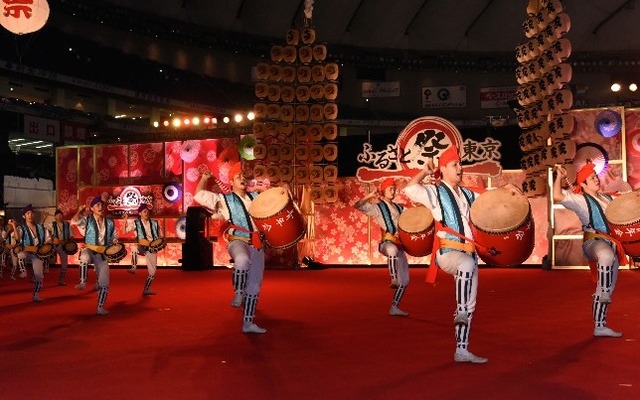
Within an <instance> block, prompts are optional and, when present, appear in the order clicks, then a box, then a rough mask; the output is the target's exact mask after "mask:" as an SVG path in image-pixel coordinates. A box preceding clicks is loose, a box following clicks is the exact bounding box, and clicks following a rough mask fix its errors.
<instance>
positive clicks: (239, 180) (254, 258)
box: [194, 162, 267, 333]
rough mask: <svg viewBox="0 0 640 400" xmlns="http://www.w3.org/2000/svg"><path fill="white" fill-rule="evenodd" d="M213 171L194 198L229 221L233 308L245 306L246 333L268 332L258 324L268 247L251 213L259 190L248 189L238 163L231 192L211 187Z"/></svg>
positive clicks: (233, 168)
mask: <svg viewBox="0 0 640 400" xmlns="http://www.w3.org/2000/svg"><path fill="white" fill-rule="evenodd" d="M210 178H211V173H210V172H209V171H205V172H203V173H202V177H201V179H200V182H199V183H198V187H197V188H196V191H195V192H196V194H195V196H194V200H195V201H197V202H198V203H200V204H202V205H203V206H205V207H208V208H210V209H212V210H219V212H220V213H222V215H223V216H224V218H225V219H226V220H227V221H229V223H230V227H229V229H228V230H227V235H228V242H229V244H228V245H227V250H228V251H229V255H230V256H231V258H232V259H233V263H234V267H233V277H232V281H233V287H234V293H235V295H234V297H233V300H232V301H231V306H232V307H240V306H241V305H243V306H244V309H243V320H242V321H243V322H242V332H244V333H266V332H267V330H266V329H264V328H261V327H259V326H258V325H256V324H255V323H254V317H255V312H256V306H257V303H258V296H259V295H260V287H261V285H262V276H263V274H264V250H263V249H262V243H261V241H260V237H259V234H258V231H257V230H256V227H255V225H254V223H253V221H252V220H251V217H250V216H249V206H250V205H251V202H252V201H253V199H254V198H256V197H257V196H258V193H257V192H250V193H249V192H247V182H246V180H245V178H244V176H243V174H242V165H241V164H240V163H239V162H238V163H235V164H233V165H232V166H231V167H230V169H229V186H230V187H231V193H228V194H221V193H214V192H212V191H209V190H207V184H208V182H209V179H210Z"/></svg>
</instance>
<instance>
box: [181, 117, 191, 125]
mask: <svg viewBox="0 0 640 400" xmlns="http://www.w3.org/2000/svg"><path fill="white" fill-rule="evenodd" d="M182 123H183V124H184V126H189V125H191V120H190V119H189V118H185V119H184V121H182Z"/></svg>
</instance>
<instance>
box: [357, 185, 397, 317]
mask: <svg viewBox="0 0 640 400" xmlns="http://www.w3.org/2000/svg"><path fill="white" fill-rule="evenodd" d="M380 194H382V197H381V198H380ZM395 197H396V185H395V180H394V179H393V178H387V179H385V180H384V181H382V183H380V188H379V190H373V191H372V192H371V193H369V194H368V195H366V196H364V197H363V198H362V199H360V200H358V201H356V203H355V204H354V207H355V208H356V209H357V210H359V211H362V212H363V213H365V214H366V215H368V216H370V217H371V218H373V219H374V220H375V221H376V223H378V225H380V227H381V228H382V230H383V234H382V240H381V241H380V245H379V246H378V250H379V251H380V253H382V254H384V255H385V256H386V257H387V265H388V267H389V275H390V276H391V288H393V289H395V293H394V295H393V300H392V302H391V308H390V309H389V315H393V316H407V315H409V314H408V313H407V312H405V311H403V310H401V309H400V308H399V305H400V301H401V300H402V297H403V296H404V292H405V289H406V288H407V286H408V285H409V263H408V262H407V256H406V254H405V252H404V251H403V249H402V246H401V244H400V240H399V239H398V236H397V232H398V218H399V217H400V214H401V213H402V210H403V209H404V207H403V206H401V205H400V204H398V203H394V202H393V199H394V198H395ZM372 199H376V200H378V201H377V202H376V203H372V202H371V201H370V200H372Z"/></svg>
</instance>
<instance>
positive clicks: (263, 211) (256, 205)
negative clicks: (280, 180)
mask: <svg viewBox="0 0 640 400" xmlns="http://www.w3.org/2000/svg"><path fill="white" fill-rule="evenodd" d="M287 203H289V195H288V194H287V191H286V190H285V189H284V188H281V187H275V188H271V189H267V190H265V191H264V192H262V193H260V194H259V195H258V197H256V198H255V199H254V200H253V201H252V202H251V206H250V207H249V214H251V216H252V217H254V218H269V217H271V216H273V215H275V214H276V213H277V212H279V211H281V210H282V209H283V208H284V207H285V206H286V205H287Z"/></svg>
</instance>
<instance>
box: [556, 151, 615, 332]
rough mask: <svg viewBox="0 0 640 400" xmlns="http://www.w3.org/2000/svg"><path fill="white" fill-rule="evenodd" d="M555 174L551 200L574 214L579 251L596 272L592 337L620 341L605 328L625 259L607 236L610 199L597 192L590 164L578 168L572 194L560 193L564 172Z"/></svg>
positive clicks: (610, 197) (561, 169) (594, 175)
mask: <svg viewBox="0 0 640 400" xmlns="http://www.w3.org/2000/svg"><path fill="white" fill-rule="evenodd" d="M556 173H557V175H556V179H555V180H554V182H553V200H554V201H555V202H557V203H560V204H562V205H563V206H565V207H566V208H567V209H569V210H571V211H573V212H574V213H576V215H577V216H578V218H579V219H580V223H581V224H582V230H583V231H584V238H583V242H582V251H583V253H584V255H585V256H586V257H587V259H588V261H589V265H590V267H591V268H592V270H594V271H595V272H597V284H596V291H595V293H594V294H593V302H592V312H593V322H594V325H595V326H594V329H593V336H598V337H621V336H622V333H621V332H616V331H614V330H613V329H611V328H609V327H608V326H607V311H608V309H609V304H611V296H612V295H613V291H614V289H615V287H616V281H617V280H618V267H619V265H620V261H621V260H624V259H625V257H626V256H625V254H624V249H622V245H620V244H616V243H615V241H614V240H613V239H612V238H611V237H610V236H609V235H608V233H609V227H608V225H607V222H606V220H605V214H604V213H605V210H606V208H607V205H608V204H609V203H610V202H611V200H613V197H612V196H611V195H608V194H605V193H602V192H601V191H600V188H601V186H600V179H599V178H598V175H597V174H596V172H595V165H594V164H593V163H587V164H586V165H584V166H583V167H582V168H580V171H578V174H577V177H576V185H575V186H574V188H573V191H570V190H563V189H562V183H563V181H564V180H565V179H566V177H567V171H566V169H565V168H564V167H562V166H558V167H556Z"/></svg>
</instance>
